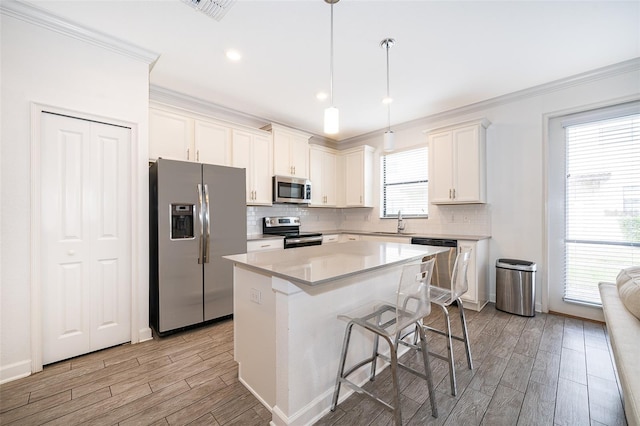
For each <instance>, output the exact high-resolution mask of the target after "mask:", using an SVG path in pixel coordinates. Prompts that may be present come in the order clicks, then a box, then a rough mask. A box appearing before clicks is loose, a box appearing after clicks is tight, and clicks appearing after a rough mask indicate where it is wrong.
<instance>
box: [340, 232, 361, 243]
mask: <svg viewBox="0 0 640 426" xmlns="http://www.w3.org/2000/svg"><path fill="white" fill-rule="evenodd" d="M348 241H360V235H356V234H340V238H339V239H338V242H340V243H346V242H348Z"/></svg>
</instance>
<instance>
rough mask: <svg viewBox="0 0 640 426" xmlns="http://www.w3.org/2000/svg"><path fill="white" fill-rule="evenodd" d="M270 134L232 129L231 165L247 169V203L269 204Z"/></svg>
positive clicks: (270, 170) (270, 198)
mask: <svg viewBox="0 0 640 426" xmlns="http://www.w3.org/2000/svg"><path fill="white" fill-rule="evenodd" d="M271 151H272V150H271V135H269V134H268V133H266V132H262V131H260V130H256V131H255V132H250V131H246V130H238V129H234V130H233V133H232V165H233V167H242V168H245V169H246V170H247V204H248V205H263V206H264V205H268V206H269V205H271V204H272V203H271V200H272V195H271V191H272V189H271V182H272V179H271V178H272V175H273V172H272V163H271Z"/></svg>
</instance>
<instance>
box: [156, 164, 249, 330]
mask: <svg viewBox="0 0 640 426" xmlns="http://www.w3.org/2000/svg"><path fill="white" fill-rule="evenodd" d="M245 180H246V173H245V169H238V168H234V167H224V166H215V165H211V164H199V163H191V162H185V161H173V160H164V159H159V160H158V161H157V162H155V163H154V164H152V165H151V167H150V169H149V216H150V217H149V224H150V225H149V227H150V230H149V240H150V255H149V257H150V262H149V263H150V274H149V275H150V276H149V317H150V318H149V319H150V323H151V326H152V327H153V329H154V331H155V332H156V333H157V334H158V335H160V336H162V335H164V334H167V333H169V332H172V331H177V330H180V329H182V328H185V327H190V326H193V325H196V324H201V323H203V322H206V321H210V320H213V319H217V318H222V317H226V316H229V315H231V314H233V265H232V263H231V262H229V261H227V260H224V259H222V258H221V256H224V255H228V254H238V253H245V252H246V251H247V220H246V204H245V200H246V197H245V190H246V189H245V188H246V186H245Z"/></svg>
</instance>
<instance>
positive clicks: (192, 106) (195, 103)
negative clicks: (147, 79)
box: [149, 84, 336, 148]
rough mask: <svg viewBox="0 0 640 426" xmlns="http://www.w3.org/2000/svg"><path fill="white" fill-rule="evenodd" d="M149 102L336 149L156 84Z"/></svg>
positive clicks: (331, 144)
mask: <svg viewBox="0 0 640 426" xmlns="http://www.w3.org/2000/svg"><path fill="white" fill-rule="evenodd" d="M149 101H150V102H154V103H158V104H162V105H166V106H169V107H174V108H178V109H182V110H185V111H191V112H195V113H198V114H202V115H205V116H209V117H214V118H216V119H219V120H223V121H227V122H230V123H237V124H241V125H244V126H248V127H252V128H256V129H262V128H265V127H268V126H270V125H276V126H283V127H286V128H287V129H292V130H296V131H298V132H302V133H304V134H305V135H308V136H310V137H311V142H312V143H316V144H319V145H324V146H328V147H331V148H335V147H336V143H335V142H334V141H333V140H331V139H327V138H325V137H324V136H321V135H317V134H315V133H312V132H309V131H306V130H304V129H299V128H297V127H294V126H291V125H288V124H285V123H280V122H278V121H275V120H271V119H269V118H265V117H258V116H256V115H252V114H248V113H246V112H242V111H238V110H236V109H232V108H227V107H225V106H222V105H219V104H215V103H213V102H209V101H207V100H204V99H201V98H196V97H194V96H190V95H185V94H184V93H180V92H176V91H174V90H171V89H167V88H166V87H162V86H158V85H156V84H151V85H149Z"/></svg>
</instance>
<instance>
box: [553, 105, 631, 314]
mask: <svg viewBox="0 0 640 426" xmlns="http://www.w3.org/2000/svg"><path fill="white" fill-rule="evenodd" d="M638 100H640V98H639V97H638V96H637V95H632V96H624V97H621V98H615V99H610V100H606V101H601V102H596V103H592V104H587V105H582V106H577V107H571V108H567V109H563V110H559V111H554V112H549V113H545V114H543V116H542V129H543V134H542V139H543V143H542V150H543V154H542V155H543V172H542V180H543V200H542V202H543V205H544V218H543V222H544V223H543V229H544V233H543V239H542V246H543V250H544V252H543V254H544V258H545V269H546V271H541V273H542V277H543V278H542V295H541V307H542V309H541V310H542V312H549V311H550V310H551V311H552V310H553V305H554V302H553V301H552V300H551V298H553V297H554V296H555V295H554V291H553V290H552V289H551V288H550V286H551V283H552V282H553V281H554V280H556V279H557V277H558V275H559V274H558V271H557V269H558V268H557V267H554V266H553V265H554V260H555V259H552V258H551V256H552V253H553V247H552V246H553V245H554V244H556V243H555V242H554V239H553V236H554V235H553V223H552V221H553V218H552V213H553V211H554V206H553V204H554V203H555V202H557V200H552V199H550V198H549V197H550V196H551V194H550V192H552V191H551V189H550V188H549V185H550V179H549V173H550V165H549V163H550V162H551V160H550V156H551V151H552V147H551V145H550V144H551V143H552V140H551V134H550V132H551V126H550V123H551V120H553V119H557V118H559V117H563V116H568V115H572V114H577V113H583V112H588V111H591V110H597V109H602V108H608V107H612V106H616V105H620V104H624V103H627V102H635V101H638ZM563 223H564V222H563ZM562 226H564V225H562ZM556 297H557V296H556ZM556 305H557V303H556ZM560 313H563V314H568V315H574V316H578V317H582V318H589V319H593V320H596V321H604V316H603V313H602V310H601V309H599V308H594V307H589V306H582V305H579V304H568V303H567V304H564V307H563V311H562V312H560Z"/></svg>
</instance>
